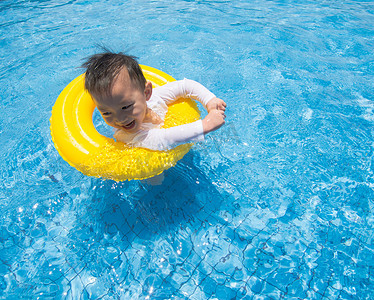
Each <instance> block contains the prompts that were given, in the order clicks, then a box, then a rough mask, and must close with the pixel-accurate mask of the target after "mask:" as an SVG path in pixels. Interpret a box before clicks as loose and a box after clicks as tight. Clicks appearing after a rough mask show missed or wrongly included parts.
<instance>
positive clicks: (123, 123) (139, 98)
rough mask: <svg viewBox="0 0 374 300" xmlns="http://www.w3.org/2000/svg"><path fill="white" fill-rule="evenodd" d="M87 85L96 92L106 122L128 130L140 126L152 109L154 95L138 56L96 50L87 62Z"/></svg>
mask: <svg viewBox="0 0 374 300" xmlns="http://www.w3.org/2000/svg"><path fill="white" fill-rule="evenodd" d="M83 67H85V68H86V74H85V88H86V89H87V91H88V92H89V93H90V94H91V95H92V97H93V99H94V101H95V104H96V105H97V108H98V109H99V111H100V113H101V115H102V116H103V118H104V120H105V122H106V123H107V124H108V125H110V126H113V127H115V128H119V129H123V130H126V131H135V130H137V129H139V127H140V126H141V124H142V123H143V121H144V118H145V116H146V114H147V112H148V108H147V105H146V101H147V100H149V98H150V97H151V95H152V84H151V83H150V82H147V81H146V79H145V77H144V75H143V72H142V70H141V68H140V66H139V64H138V63H137V61H136V60H135V58H134V57H132V56H128V55H125V54H123V53H118V54H117V53H112V52H105V53H100V54H95V55H93V56H91V57H89V58H88V60H87V61H86V62H85V63H84V64H83Z"/></svg>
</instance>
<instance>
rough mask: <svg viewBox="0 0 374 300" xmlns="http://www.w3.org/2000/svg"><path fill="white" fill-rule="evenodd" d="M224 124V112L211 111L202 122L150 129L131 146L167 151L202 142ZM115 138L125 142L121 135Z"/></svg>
mask: <svg viewBox="0 0 374 300" xmlns="http://www.w3.org/2000/svg"><path fill="white" fill-rule="evenodd" d="M224 123H225V115H224V112H223V111H220V110H212V111H211V112H209V113H208V115H207V116H206V117H205V118H204V119H203V120H198V121H195V122H192V123H188V124H184V125H179V126H175V127H170V128H154V129H151V130H149V131H147V132H146V135H144V136H142V137H141V139H139V140H138V141H137V142H135V143H132V145H133V146H135V147H142V148H148V149H151V150H169V149H171V148H173V147H175V146H178V145H180V144H184V143H191V142H192V143H193V142H200V141H203V140H204V135H205V134H207V133H209V132H211V131H214V130H216V129H218V128H219V127H221V126H222V125H223V124H224ZM115 138H116V139H117V140H119V141H122V142H125V143H126V142H127V141H125V140H122V139H121V134H117V135H116V137H115Z"/></svg>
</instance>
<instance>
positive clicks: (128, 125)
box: [122, 120, 135, 130]
mask: <svg viewBox="0 0 374 300" xmlns="http://www.w3.org/2000/svg"><path fill="white" fill-rule="evenodd" d="M122 127H123V128H124V129H127V130H129V129H133V128H134V127H135V120H133V121H131V122H130V123H128V124H126V125H124V126H122Z"/></svg>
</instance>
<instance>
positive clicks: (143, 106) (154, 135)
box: [83, 52, 226, 150]
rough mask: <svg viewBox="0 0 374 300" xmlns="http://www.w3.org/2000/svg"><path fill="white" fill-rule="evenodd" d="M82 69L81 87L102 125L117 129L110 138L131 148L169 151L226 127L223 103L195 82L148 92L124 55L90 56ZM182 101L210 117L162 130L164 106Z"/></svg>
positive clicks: (131, 60) (148, 87)
mask: <svg viewBox="0 0 374 300" xmlns="http://www.w3.org/2000/svg"><path fill="white" fill-rule="evenodd" d="M83 67H85V68H86V69H87V70H86V77H85V88H86V89H87V91H88V92H89V93H90V94H91V95H92V97H93V99H94V102H95V104H96V106H97V108H98V110H99V111H100V113H101V115H102V116H103V118H104V121H105V122H106V123H107V124H108V125H110V126H112V127H114V128H117V131H116V133H115V134H114V138H115V139H116V140H119V141H121V142H124V143H126V144H128V145H130V146H134V147H143V148H148V149H151V150H167V149H171V148H173V147H175V146H177V145H179V144H182V143H189V142H197V141H202V140H204V135H205V134H207V133H209V132H211V131H214V130H217V129H218V128H220V127H221V126H222V125H223V124H224V123H225V109H226V103H225V102H224V101H223V100H221V99H219V98H217V97H215V95H214V94H212V93H211V92H210V91H208V90H207V89H206V88H205V87H204V86H202V85H201V84H199V83H197V82H196V81H193V80H188V79H184V80H181V81H174V82H171V83H167V84H166V85H164V86H160V87H157V88H155V89H152V83H151V82H149V81H148V82H147V81H146V79H145V78H144V75H143V72H142V70H141V68H140V66H139V65H138V63H137V61H136V60H135V58H134V57H132V56H128V55H125V54H123V53H118V54H117V53H111V52H106V53H101V54H96V55H93V56H91V57H89V58H88V60H87V62H85V63H84V64H83ZM180 97H190V98H193V99H195V100H198V101H200V102H201V103H202V104H203V105H204V106H205V107H206V109H207V111H208V115H207V116H206V117H205V118H204V119H203V120H198V121H196V122H193V123H190V124H185V125H180V126H175V127H171V128H167V129H162V128H160V127H161V125H162V123H163V120H164V118H165V115H166V112H167V109H168V108H167V104H169V103H171V102H173V101H175V100H176V99H178V98H180Z"/></svg>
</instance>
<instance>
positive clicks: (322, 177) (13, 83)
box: [0, 0, 374, 299]
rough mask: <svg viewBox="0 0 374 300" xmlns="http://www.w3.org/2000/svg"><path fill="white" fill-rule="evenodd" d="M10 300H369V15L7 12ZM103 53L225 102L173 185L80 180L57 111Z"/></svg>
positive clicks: (288, 5)
mask: <svg viewBox="0 0 374 300" xmlns="http://www.w3.org/2000/svg"><path fill="white" fill-rule="evenodd" d="M0 11H1V14H0V20H1V23H0V24H1V27H0V28H1V29H0V30H1V37H2V38H1V48H0V57H1V61H2V64H1V67H0V68H1V69H0V72H1V73H0V92H1V95H2V96H1V104H0V105H1V111H2V114H1V118H0V131H1V135H0V138H1V148H0V151H1V152H0V155H1V160H0V164H1V178H0V183H1V189H0V211H1V221H0V298H6V299H19V298H26V299H27V298H30V299H31V298H32V299H130V298H134V299H171V298H173V299H280V298H285V299H372V298H373V297H374V292H373V288H372V286H373V283H374V282H373V281H374V280H373V272H374V252H373V250H374V244H373V233H374V232H373V223H374V217H373V199H374V193H373V188H374V178H373V149H374V148H373V135H374V127H373V122H374V99H373V94H374V93H373V92H374V89H373V82H374V69H373V67H374V65H373V61H374V55H373V48H374V47H373V46H374V41H373V37H374V32H373V31H374V30H373V24H374V16H373V13H374V5H373V2H372V1H353V0H350V1H334V0H333V1H323V0H317V1H307V0H301V1H287V0H285V1H281V0H279V1H275V0H274V1H264V0H261V1H259V0H257V1H240V0H238V1H144V0H140V1H103V0H90V1H79V0H71V1H62V0H54V1H53V0H51V1H9V0H5V1H1V2H0ZM96 44H103V45H105V46H108V47H110V48H112V49H114V50H116V51H126V50H128V51H129V52H130V53H131V54H133V55H136V56H138V57H139V60H140V62H141V63H143V64H145V65H150V66H153V67H156V68H158V69H161V70H163V71H165V72H167V73H169V74H170V75H172V76H173V77H175V78H177V79H183V78H184V77H186V78H191V79H195V80H197V81H199V82H201V83H203V84H204V85H205V86H207V87H208V88H209V89H210V90H212V91H213V92H215V93H216V94H217V96H219V97H221V98H222V99H224V100H225V101H226V102H227V103H228V110H227V124H226V126H225V127H223V128H222V129H221V130H220V131H218V132H216V133H214V134H211V135H210V136H209V137H208V138H207V141H206V142H205V143H201V144H197V145H195V147H194V148H193V150H192V151H190V152H189V153H188V154H187V155H186V156H185V157H184V158H183V160H181V161H180V162H179V163H178V165H177V166H176V167H175V168H172V169H170V170H167V171H166V172H165V181H164V183H163V184H162V185H161V186H150V185H148V184H147V183H146V182H140V181H131V182H120V183H117V182H114V181H104V180H100V179H95V178H89V177H85V176H84V175H82V174H80V173H79V172H78V171H76V170H75V169H73V168H72V167H70V166H69V165H68V164H67V163H65V162H64V161H63V160H62V158H61V157H60V156H59V155H58V153H57V151H56V150H55V149H54V147H53V144H52V141H51V138H50V133H49V117H50V114H51V108H52V105H53V103H54V101H55V99H56V97H57V96H58V94H59V93H60V92H61V90H62V89H63V88H64V86H66V85H67V84H68V83H69V82H70V81H71V80H72V79H73V78H75V77H76V76H77V75H79V74H80V73H81V72H82V71H81V70H80V69H78V68H76V67H77V66H79V65H80V63H81V62H82V59H83V58H85V57H87V56H88V55H90V54H93V53H95V52H96V51H98V48H97V47H96Z"/></svg>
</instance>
